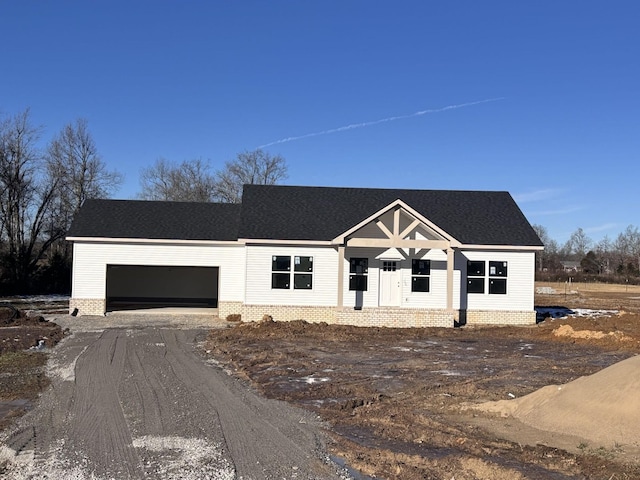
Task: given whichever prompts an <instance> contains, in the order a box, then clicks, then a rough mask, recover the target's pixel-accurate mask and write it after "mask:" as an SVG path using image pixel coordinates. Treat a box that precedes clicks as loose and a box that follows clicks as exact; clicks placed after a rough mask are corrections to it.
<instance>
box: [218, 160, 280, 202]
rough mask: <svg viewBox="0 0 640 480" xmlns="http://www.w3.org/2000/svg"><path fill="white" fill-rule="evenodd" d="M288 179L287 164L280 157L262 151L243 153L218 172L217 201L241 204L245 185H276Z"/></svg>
mask: <svg viewBox="0 0 640 480" xmlns="http://www.w3.org/2000/svg"><path fill="white" fill-rule="evenodd" d="M286 178H287V164H286V161H285V159H284V158H283V157H281V156H280V155H271V154H269V153H268V152H264V151H263V150H260V149H258V150H254V151H252V152H242V153H239V154H238V156H237V157H236V159H235V160H232V161H229V162H227V163H226V164H225V168H224V170H222V171H220V172H218V174H217V192H216V199H217V200H219V201H222V202H229V203H239V202H240V201H242V186H243V185H246V184H252V185H253V184H260V185H275V184H277V183H279V182H280V181H281V180H284V179H286Z"/></svg>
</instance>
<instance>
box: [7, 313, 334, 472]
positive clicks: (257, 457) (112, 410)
mask: <svg viewBox="0 0 640 480" xmlns="http://www.w3.org/2000/svg"><path fill="white" fill-rule="evenodd" d="M107 320H109V321H110V322H111V323H113V321H114V319H107ZM57 321H58V322H59V323H61V324H62V325H63V326H67V325H65V322H64V319H57ZM74 322H75V323H76V325H75V327H74V326H73V325H72V324H73V323H74ZM67 323H68V324H70V325H72V327H74V328H75V329H74V328H72V331H73V332H74V333H73V335H71V336H70V337H68V338H66V339H65V340H64V341H62V342H61V343H60V344H59V345H58V346H57V347H56V348H55V349H54V350H53V351H52V352H51V356H50V359H49V364H48V367H47V368H48V370H49V371H48V374H49V375H50V376H51V379H52V384H51V387H50V388H49V389H48V390H46V391H45V393H44V394H43V396H42V397H41V399H40V401H39V402H38V406H37V407H36V408H35V409H34V410H32V411H30V412H29V413H28V414H27V415H25V416H24V417H22V418H21V419H20V421H19V422H17V424H16V425H15V426H14V428H13V429H11V430H9V431H7V432H4V434H3V436H2V437H1V438H0V466H1V465H2V464H4V465H5V466H4V467H0V478H11V479H20V478H51V479H54V478H55V479H78V480H80V479H103V478H104V479H106V478H117V479H138V478H156V479H174V478H180V479H189V478H193V479H196V478H197V479H232V478H243V479H270V478H287V479H289V478H290V479H295V478H298V479H308V478H318V479H331V478H345V477H344V476H342V475H341V473H340V471H339V469H338V468H337V467H336V466H335V465H334V464H332V463H330V462H329V461H328V460H327V455H326V453H325V452H324V449H323V442H324V439H323V436H322V433H321V431H322V430H321V425H320V422H319V420H318V417H316V416H315V415H314V414H312V413H309V412H305V411H304V410H300V409H296V408H293V407H291V406H288V405H287V404H285V403H283V402H279V401H275V400H266V399H264V398H262V397H260V396H258V395H256V394H254V393H253V391H251V390H250V389H249V388H247V387H246V385H245V384H244V383H243V382H241V381H239V380H237V379H234V378H232V377H230V376H228V375H227V374H225V373H224V372H223V371H222V370H221V369H220V367H218V366H216V365H215V364H213V363H211V362H209V363H207V361H206V359H205V358H204V356H202V354H201V353H199V350H198V349H197V348H196V345H197V344H198V342H200V341H203V340H204V338H205V336H206V333H207V332H208V330H207V329H206V328H189V329H185V328H176V327H175V326H171V327H168V326H166V325H165V326H162V325H161V324H158V325H156V326H151V327H148V326H147V327H144V328H142V327H136V326H135V324H136V323H137V322H136V321H135V320H133V321H132V320H130V321H128V322H127V323H128V325H127V327H120V328H109V329H104V328H102V325H100V324H99V323H98V322H97V321H96V322H94V323H93V324H91V323H86V324H85V327H87V326H88V327H90V328H84V330H85V331H78V325H81V324H80V323H78V320H73V319H69V320H68V322H67ZM138 323H139V322H138ZM184 326H185V325H183V327H184ZM205 326H206V325H202V327H205ZM208 328H211V327H210V326H208Z"/></svg>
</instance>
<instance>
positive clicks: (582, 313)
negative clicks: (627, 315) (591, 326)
mask: <svg viewBox="0 0 640 480" xmlns="http://www.w3.org/2000/svg"><path fill="white" fill-rule="evenodd" d="M573 312H574V315H576V316H578V317H589V318H593V317H609V316H611V315H617V314H618V313H620V311H619V310H595V309H590V308H574V309H573Z"/></svg>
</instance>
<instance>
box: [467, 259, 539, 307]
mask: <svg viewBox="0 0 640 480" xmlns="http://www.w3.org/2000/svg"><path fill="white" fill-rule="evenodd" d="M463 254H464V256H465V257H466V259H468V260H478V261H485V262H488V261H499V262H507V294H506V295H495V294H494V295H491V294H489V290H488V285H487V283H486V282H485V293H469V294H467V299H466V301H467V308H468V309H469V310H514V311H528V310H533V302H534V300H533V293H534V277H535V254H534V253H533V252H513V251H468V250H467V251H464V252H463ZM461 263H462V262H461ZM461 267H462V268H463V269H464V278H465V279H466V261H465V262H464V265H463V266H462V265H461ZM487 269H488V265H487ZM486 273H487V275H486V277H488V273H489V272H488V271H487V272H486ZM465 292H466V280H465V282H464V289H463V294H464V293H465ZM463 308H464V306H463Z"/></svg>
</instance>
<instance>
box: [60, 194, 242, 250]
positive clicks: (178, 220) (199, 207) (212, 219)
mask: <svg viewBox="0 0 640 480" xmlns="http://www.w3.org/2000/svg"><path fill="white" fill-rule="evenodd" d="M240 208H241V206H240V205H239V204H231V203H227V204H221V203H197V202H157V201H153V202H151V201H144V200H86V201H85V202H84V203H83V205H82V208H81V209H80V212H79V213H78V214H77V215H76V217H75V218H74V220H73V223H72V225H71V228H70V229H69V233H68V234H67V235H68V236H69V237H104V238H136V239H140V238H149V239H171V240H221V241H227V240H229V241H233V240H237V238H238V237H237V234H238V225H239V223H240Z"/></svg>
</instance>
